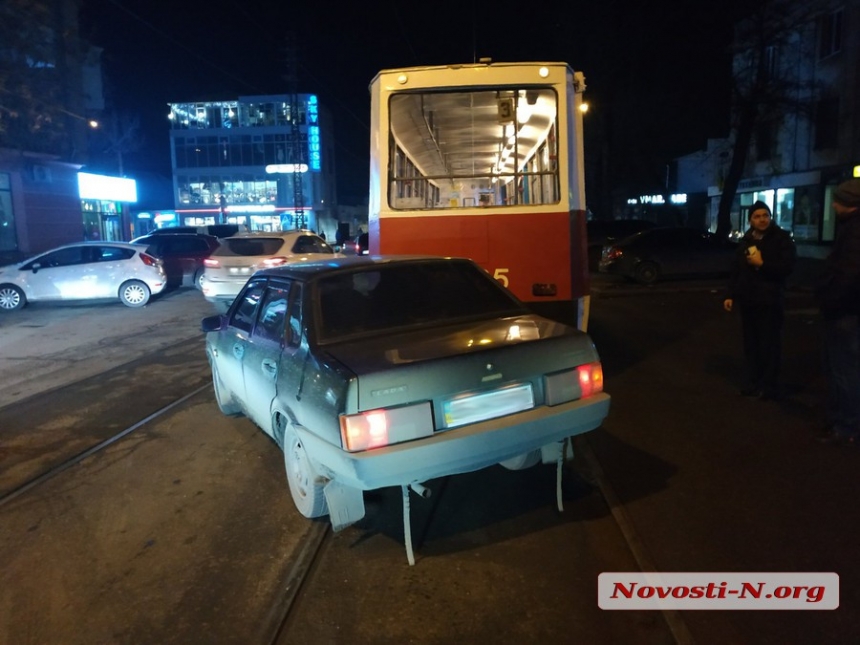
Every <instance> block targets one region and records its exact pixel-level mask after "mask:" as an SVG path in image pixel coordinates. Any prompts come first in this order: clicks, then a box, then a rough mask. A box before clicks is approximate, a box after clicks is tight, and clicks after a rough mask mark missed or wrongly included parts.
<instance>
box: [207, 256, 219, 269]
mask: <svg viewBox="0 0 860 645" xmlns="http://www.w3.org/2000/svg"><path fill="white" fill-rule="evenodd" d="M203 266H205V267H212V268H213V269H215V268H217V267H219V266H221V263H220V262H219V261H218V260H216V259H214V258H204V260H203Z"/></svg>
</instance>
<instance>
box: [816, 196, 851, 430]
mask: <svg viewBox="0 0 860 645" xmlns="http://www.w3.org/2000/svg"><path fill="white" fill-rule="evenodd" d="M833 210H834V211H835V213H836V219H837V228H836V239H835V241H834V242H833V249H832V251H831V253H830V256H829V257H828V258H827V262H826V264H825V270H824V273H823V275H822V276H821V279H820V280H819V282H818V283H817V285H816V289H815V296H816V298H817V300H818V306H819V308H820V309H821V315H822V318H823V323H824V338H823V346H824V355H823V359H824V360H823V363H824V372H825V375H826V376H827V380H828V387H829V392H828V400H827V428H826V429H825V431H824V432H823V433H822V434H821V435H820V436H819V439H820V440H821V441H823V442H827V443H839V444H845V445H854V446H856V445H857V444H858V441H860V179H849V180H848V181H846V182H843V183H841V184H839V186H837V187H836V190H835V191H834V192H833Z"/></svg>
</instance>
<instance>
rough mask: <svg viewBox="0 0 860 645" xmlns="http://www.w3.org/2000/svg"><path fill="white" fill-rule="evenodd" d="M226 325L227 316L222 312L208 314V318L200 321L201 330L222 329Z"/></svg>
mask: <svg viewBox="0 0 860 645" xmlns="http://www.w3.org/2000/svg"><path fill="white" fill-rule="evenodd" d="M226 326H227V317H226V316H224V315H222V314H218V315H215V316H206V318H204V319H203V320H201V321H200V331H204V332H210V331H221V330H222V329H224V328H225V327H226Z"/></svg>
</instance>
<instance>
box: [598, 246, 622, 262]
mask: <svg viewBox="0 0 860 645" xmlns="http://www.w3.org/2000/svg"><path fill="white" fill-rule="evenodd" d="M622 255H624V252H623V251H622V250H621V249H619V248H618V247H617V246H610V247H609V248H608V249H606V250H605V251H604V252H603V257H604V258H606V259H607V260H617V259H618V258H620V257H621V256H622Z"/></svg>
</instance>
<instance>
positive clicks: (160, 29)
mask: <svg viewBox="0 0 860 645" xmlns="http://www.w3.org/2000/svg"><path fill="white" fill-rule="evenodd" d="M733 1H734V4H732V3H729V4H728V5H723V6H720V7H719V8H716V7H715V5H713V3H705V2H703V1H701V0H690V1H688V2H686V3H678V2H677V1H676V0H671V1H669V0H653V1H650V2H641V1H633V0H615V1H612V0H599V1H598V2H594V3H588V4H583V5H582V6H580V5H579V3H572V2H569V1H564V0H558V1H557V0H544V2H540V3H530V2H522V1H521V2H511V1H509V0H496V1H494V2H488V1H479V0H461V1H459V2H455V1H451V0H443V1H440V2H426V3H424V2H422V3H412V2H402V1H400V0H387V1H377V2H374V1H367V2H361V3H358V2H354V3H349V4H347V3H345V2H343V0H339V1H338V2H329V1H324V0H322V1H320V0H317V1H314V0H309V1H307V2H304V3H297V2H294V1H290V0H280V1H277V2H266V1H264V0H236V1H233V0H208V1H206V2H202V1H200V0H183V1H182V2H175V3H168V2H166V1H165V0H82V3H83V11H82V15H81V24H80V27H81V34H82V36H83V37H85V38H87V39H88V40H90V41H91V42H92V43H94V44H96V45H98V46H100V47H103V48H104V53H103V58H102V61H103V66H104V70H105V75H106V93H107V95H108V101H109V102H110V103H111V104H112V105H113V106H115V107H116V109H118V110H119V111H121V112H129V113H137V114H139V115H140V118H141V120H142V123H143V125H144V128H145V137H146V143H145V145H144V146H143V147H142V148H141V149H140V151H139V152H137V153H134V154H129V155H127V156H126V158H125V172H126V174H129V175H132V174H133V173H134V172H135V171H143V170H146V171H156V172H159V173H163V174H164V175H166V176H169V174H170V162H169V138H168V129H167V119H166V115H167V106H166V104H167V103H168V102H178V101H194V100H215V99H230V98H235V97H237V96H239V95H248V94H279V93H286V92H288V91H289V86H288V84H287V82H286V80H285V78H284V76H285V74H286V72H287V65H286V56H287V51H288V48H287V43H289V42H291V41H292V42H295V43H296V51H297V53H298V61H299V66H298V70H299V71H298V75H299V81H298V83H299V85H298V87H299V91H301V92H312V93H316V94H318V95H319V97H320V101H321V103H324V104H325V105H327V106H328V107H329V109H330V110H331V111H332V113H333V116H334V120H335V150H336V154H337V169H338V184H339V185H338V192H339V199H340V201H341V203H346V204H353V203H358V202H359V201H361V200H362V199H363V198H364V197H365V193H366V186H367V174H368V170H367V168H368V149H369V146H368V139H369V125H368V120H369V112H370V99H369V94H368V86H369V84H370V82H371V80H372V79H373V77H374V76H375V74H376V73H377V72H378V71H379V70H381V69H386V68H392V67H406V66H412V65H436V64H452V63H464V62H465V63H468V62H475V61H477V60H478V59H479V58H482V57H491V58H492V59H494V60H497V61H504V60H509V61H510V60H523V61H526V60H561V61H566V62H568V63H569V64H570V65H571V66H572V67H573V68H574V69H577V70H580V71H582V72H583V73H584V74H585V76H586V82H587V85H588V90H587V92H586V95H585V98H586V100H587V101H589V103H590V104H591V105H592V112H591V113H590V114H589V115H588V116H587V117H586V118H587V119H592V118H598V117H594V116H593V115H594V114H600V115H602V116H603V117H605V121H604V123H607V122H610V118H609V117H610V115H611V123H612V133H613V134H612V136H613V141H614V145H615V147H616V149H617V151H618V152H617V153H616V157H618V158H622V157H623V158H624V159H626V160H627V161H628V163H627V166H625V165H624V164H619V169H620V170H619V172H634V171H636V172H642V171H643V169H642V168H641V167H640V166H642V165H647V164H649V163H653V165H654V166H655V167H659V166H660V165H661V164H664V163H665V161H666V160H668V159H669V158H671V157H673V156H677V155H679V154H684V153H686V152H692V151H694V150H698V149H701V148H703V147H704V145H705V141H706V139H707V138H708V137H722V136H726V135H727V134H728V130H727V128H728V119H727V107H728V79H729V74H728V61H729V59H728V56H727V54H726V52H727V47H728V43H729V41H730V34H731V31H730V25H731V23H732V21H733V20H734V18H735V17H736V16H737V15H738V12H737V10H735V9H734V8H733V7H735V6H736V5H738V6H739V5H740V3H739V2H737V1H735V0H733ZM681 8H683V10H681ZM536 10H537V11H539V12H538V13H537V14H535V13H533V12H534V11H536ZM714 11H716V13H712V12H714ZM587 124H588V122H586V127H589V126H588V125H587ZM606 136H607V137H608V136H609V135H608V134H607V135H606ZM634 169H635V170H634Z"/></svg>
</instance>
